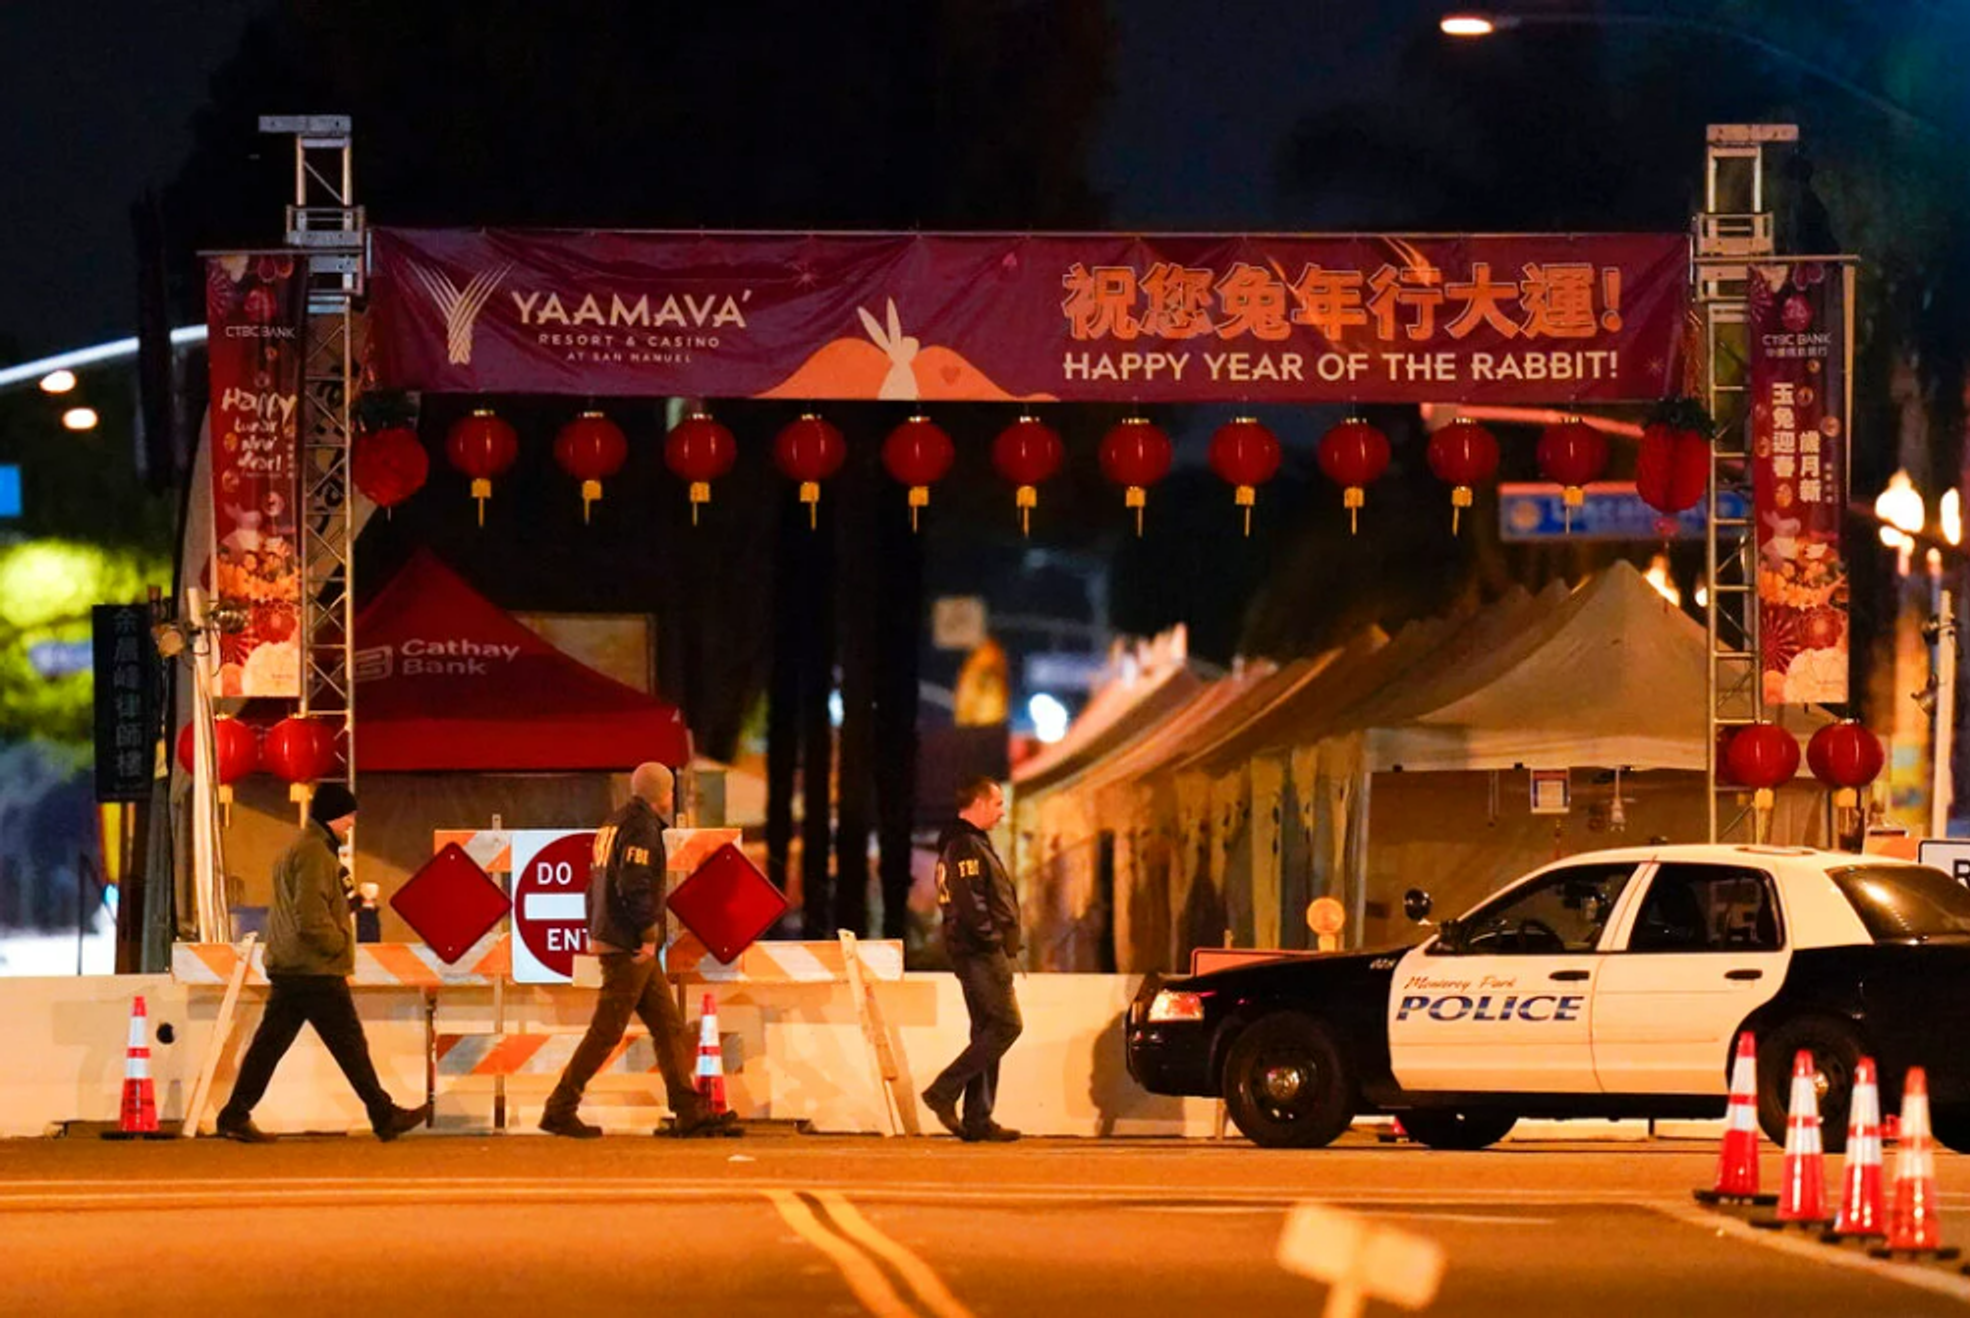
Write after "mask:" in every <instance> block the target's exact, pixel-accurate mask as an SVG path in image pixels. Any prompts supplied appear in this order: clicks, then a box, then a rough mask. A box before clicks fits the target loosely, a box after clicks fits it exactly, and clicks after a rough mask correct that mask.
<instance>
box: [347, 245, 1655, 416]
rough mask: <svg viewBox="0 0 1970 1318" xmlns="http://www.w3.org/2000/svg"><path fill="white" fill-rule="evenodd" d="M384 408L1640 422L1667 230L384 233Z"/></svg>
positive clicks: (1649, 393) (375, 329)
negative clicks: (566, 402)
mask: <svg viewBox="0 0 1970 1318" xmlns="http://www.w3.org/2000/svg"><path fill="white" fill-rule="evenodd" d="M373 233H374V251H375V258H376V259H375V264H374V266H373V283H372V298H371V323H370V328H371V361H370V363H369V364H370V366H371V368H372V369H373V370H374V372H375V375H376V378H377V382H378V383H379V384H380V385H382V386H383V387H385V388H393V389H423V390H432V391H439V392H449V393H485V392H502V393H506V392H511V393H557V394H581V395H598V394H618V395H621V394H632V395H634V394H644V395H648V394H657V395H673V396H684V397H699V398H788V399H887V400H907V401H922V402H1010V401H1028V402H1045V401H1061V402H1091V401H1112V402H1245V401H1250V402H1281V403H1290V402H1319V401H1331V402H1367V401H1386V402H1410V401H1433V400H1440V399H1443V398H1446V397H1454V398H1458V399H1461V400H1463V401H1466V402H1472V403H1493V402H1495V403H1516V402H1539V403H1557V402H1573V401H1578V402H1586V401H1595V402H1615V401H1620V400H1653V399H1658V398H1662V397H1664V396H1665V395H1667V394H1669V393H1672V392H1674V389H1673V387H1672V375H1673V372H1674V371H1675V369H1676V364H1677V359H1678V355H1679V352H1680V346H1681V335H1682V329H1683V315H1684V309H1685V307H1686V306H1687V305H1688V299H1689V240H1688V238H1687V237H1686V236H1684V235H1681V234H1663V235H1655V234H1551V235H1532V234H1516V235H1513V234H1500V235H1466V236H1458V237H1440V236H1436V237H1432V236H1405V235H1400V234H1350V235H1312V236H1304V237H1301V236H1243V237H1226V236H1223V235H1187V234H1155V235H1132V234H1102V233H1096V234H1075V235H1049V236H1023V235H1018V234H963V235H957V234H914V235H912V234H854V235H849V234H832V235H831V234H789V233H565V232H524V231H516V230H483V229H472V230H456V229H454V230H420V229H377V230H374V231H373Z"/></svg>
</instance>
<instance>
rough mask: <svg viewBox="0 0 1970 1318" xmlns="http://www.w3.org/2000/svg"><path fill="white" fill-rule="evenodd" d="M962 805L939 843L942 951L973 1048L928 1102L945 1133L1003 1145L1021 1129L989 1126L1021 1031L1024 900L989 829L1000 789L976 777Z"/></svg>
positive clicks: (1001, 806) (998, 808)
mask: <svg viewBox="0 0 1970 1318" xmlns="http://www.w3.org/2000/svg"><path fill="white" fill-rule="evenodd" d="M957 804H958V818H957V822H955V823H953V824H952V825H951V826H950V827H949V828H948V829H946V830H945V831H944V836H943V838H942V839H940V841H939V845H938V856H937V906H938V909H939V910H940V911H942V912H943V915H944V950H945V952H946V953H948V954H949V956H950V958H951V969H952V971H954V972H955V973H956V974H957V977H958V984H959V986H960V987H961V988H963V990H964V1005H965V1009H966V1010H967V1011H968V1012H969V1013H970V1014H971V1043H970V1044H969V1045H968V1046H967V1047H966V1048H965V1050H964V1051H963V1052H961V1053H959V1054H958V1057H957V1060H956V1061H954V1062H952V1063H951V1064H950V1065H949V1066H948V1067H946V1068H944V1074H942V1075H940V1076H938V1077H937V1078H936V1079H935V1080H933V1081H931V1083H930V1088H928V1089H926V1090H924V1091H923V1101H924V1105H925V1106H926V1107H928V1108H929V1109H930V1110H931V1111H932V1112H933V1113H935V1114H936V1116H937V1120H938V1121H939V1122H941V1123H942V1124H943V1126H944V1129H946V1130H948V1131H950V1132H951V1133H952V1134H953V1135H956V1136H957V1137H958V1138H959V1139H961V1140H964V1141H965V1142H966V1143H968V1144H976V1143H980V1142H991V1143H1004V1142H1008V1141H1011V1140H1016V1139H1018V1138H1019V1132H1018V1131H1016V1130H1012V1129H1010V1128H1009V1127H1006V1126H1001V1125H999V1124H998V1123H997V1122H995V1121H993V1120H992V1102H993V1100H994V1099H995V1098H996V1097H997V1096H998V1089H999V1058H1001V1057H1003V1056H1004V1055H1005V1052H1006V1049H1008V1048H1010V1047H1012V1041H1013V1040H1014V1039H1017V1038H1018V1037H1019V1031H1020V1019H1019V1001H1018V999H1016V998H1015V997H1014V996H1013V992H1012V959H1013V958H1014V957H1015V956H1017V955H1018V954H1019V901H1018V899H1017V897H1016V896H1015V895H1014V893H1013V890H1012V879H1011V878H1010V877H1008V876H1007V874H1006V867H1005V865H1004V864H1003V863H1001V862H1000V860H999V854H998V852H996V851H994V850H992V839H991V838H989V837H987V836H986V830H987V829H989V828H991V827H992V826H993V825H994V824H996V823H998V822H999V820H1000V819H1002V818H1004V817H1005V812H1006V800H1005V794H1004V793H1003V792H1001V791H1000V790H999V785H998V784H997V783H995V782H993V781H992V780H991V779H990V778H976V779H973V780H972V781H971V782H969V783H967V784H965V786H964V787H962V788H961V789H959V791H958V802H957ZM960 1095H962V1096H963V1098H964V1115H963V1116H962V1117H960V1116H959V1115H958V1098H959V1096H960Z"/></svg>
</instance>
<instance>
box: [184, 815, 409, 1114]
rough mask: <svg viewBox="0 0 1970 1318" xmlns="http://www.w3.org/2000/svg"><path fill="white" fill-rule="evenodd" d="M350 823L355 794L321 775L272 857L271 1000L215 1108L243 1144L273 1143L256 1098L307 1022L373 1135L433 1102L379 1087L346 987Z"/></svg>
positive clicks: (352, 945) (351, 941) (351, 956)
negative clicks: (341, 856)
mask: <svg viewBox="0 0 1970 1318" xmlns="http://www.w3.org/2000/svg"><path fill="white" fill-rule="evenodd" d="M355 822H356V796H355V793H354V792H351V791H350V790H349V789H348V788H347V787H344V786H343V785H342V784H341V783H337V782H328V783H323V784H322V785H321V786H319V787H317V788H316V789H315V796H314V800H313V802H312V803H310V805H309V807H308V823H307V824H306V825H305V826H304V827H303V828H302V829H301V833H300V836H298V837H296V838H295V839H294V841H293V842H292V843H290V844H289V846H288V848H287V850H286V851H284V852H282V853H281V856H280V859H279V860H277V861H275V862H274V900H273V909H272V910H271V911H270V912H269V913H268V917H267V955H266V965H267V983H268V984H269V985H270V986H271V991H270V992H269V993H268V995H267V1009H266V1011H265V1012H264V1013H263V1014H262V1015H261V1017H260V1028H259V1029H257V1030H255V1031H254V1033H253V1042H252V1044H251V1045H249V1046H248V1048H247V1050H246V1058H245V1060H244V1061H242V1062H241V1063H240V1065H239V1079H238V1081H237V1082H236V1083H235V1084H234V1085H233V1093H232V1097H231V1098H230V1099H229V1100H227V1103H226V1106H225V1107H224V1108H223V1109H222V1110H221V1111H220V1113H219V1118H218V1123H217V1126H218V1133H219V1134H220V1135H222V1136H224V1137H225V1138H226V1139H229V1140H238V1141H240V1142H241V1143H242V1144H271V1143H272V1142H273V1140H274V1137H273V1136H272V1135H269V1134H267V1133H266V1132H265V1131H263V1130H261V1129H260V1128H259V1127H258V1126H256V1125H254V1124H253V1107H254V1105H255V1104H256V1103H258V1102H259V1101H260V1097H261V1095H263V1094H265V1093H266V1092H267V1082H268V1081H270V1080H272V1079H273V1076H274V1068H275V1067H276V1066H278V1065H279V1064H280V1059H281V1058H283V1057H285V1056H286V1055H287V1050H288V1048H289V1047H291V1046H292V1045H293V1043H294V1039H295V1036H296V1035H298V1034H300V1032H301V1027H302V1026H303V1025H304V1024H306V1025H312V1026H314V1027H315V1033H316V1034H317V1035H319V1036H320V1037H321V1041H322V1043H323V1044H325V1045H327V1047H328V1052H329V1055H330V1056H331V1057H333V1058H334V1059H335V1064H336V1065H337V1066H339V1067H341V1068H342V1074H343V1075H345V1076H347V1077H348V1079H349V1083H350V1085H352V1086H353V1087H354V1088H355V1091H356V1096H357V1097H359V1098H361V1099H362V1101H363V1106H364V1107H365V1108H367V1109H368V1111H369V1124H370V1127H371V1128H372V1129H373V1130H375V1131H376V1138H378V1139H380V1140H385V1141H388V1140H393V1139H395V1138H397V1136H399V1135H401V1134H403V1133H404V1132H405V1131H407V1130H410V1129H411V1128H412V1127H414V1126H417V1125H420V1124H422V1123H423V1122H424V1121H425V1119H426V1118H428V1117H429V1116H430V1115H431V1105H430V1104H429V1103H426V1104H425V1105H424V1106H422V1107H418V1108H401V1107H398V1106H397V1105H396V1103H395V1102H393V1101H392V1100H391V1098H390V1095H389V1094H388V1093H386V1092H384V1089H383V1085H382V1083H381V1082H379V1081H378V1080H377V1078H376V1067H375V1065H374V1064H373V1063H372V1062H371V1061H370V1059H369V1042H368V1040H366V1039H365V1038H364V1037H363V1023H362V1020H361V1019H360V1018H359V1017H358V1016H357V1015H356V1000H355V998H354V996H353V995H351V994H350V992H349V978H348V977H349V976H350V975H352V974H354V973H355V969H356V940H355V935H354V934H353V933H352V932H351V930H350V928H349V893H348V890H347V888H346V887H345V886H344V882H343V876H342V867H341V863H340V862H339V861H338V860H337V859H336V856H335V851H336V848H337V847H338V846H339V845H340V844H341V842H342V841H343V839H345V838H347V837H348V836H349V830H350V829H351V828H353V827H354V826H355Z"/></svg>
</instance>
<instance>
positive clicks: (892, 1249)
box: [814, 1190, 972, 1318]
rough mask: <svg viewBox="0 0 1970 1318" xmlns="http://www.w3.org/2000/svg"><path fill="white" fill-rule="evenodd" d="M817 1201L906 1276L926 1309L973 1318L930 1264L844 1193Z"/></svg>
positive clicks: (942, 1316)
mask: <svg viewBox="0 0 1970 1318" xmlns="http://www.w3.org/2000/svg"><path fill="white" fill-rule="evenodd" d="M814 1197H815V1198H816V1199H818V1200H819V1201H820V1203H821V1206H822V1207H823V1208H826V1209H827V1210H828V1216H830V1217H832V1218H833V1219H834V1220H835V1222H836V1224H838V1225H839V1226H840V1227H841V1229H842V1231H843V1232H844V1233H845V1234H846V1235H848V1236H850V1237H852V1238H853V1239H854V1240H855V1242H856V1243H857V1244H859V1245H862V1246H864V1247H865V1248H867V1249H869V1250H871V1251H873V1252H874V1253H876V1254H878V1255H880V1256H881V1257H882V1258H884V1259H886V1260H888V1262H889V1264H890V1266H892V1267H894V1268H895V1269H896V1271H897V1272H898V1273H900V1274H902V1277H903V1280H904V1282H905V1283H906V1284H908V1286H909V1287H910V1289H911V1290H913V1291H915V1292H916V1294H917V1298H918V1299H919V1300H921V1301H922V1302H923V1305H924V1307H925V1308H927V1309H929V1310H930V1311H931V1312H932V1313H934V1314H936V1315H937V1318H972V1312H971V1310H969V1309H967V1308H965V1307H964V1305H963V1304H961V1303H959V1301H958V1297H957V1296H955V1295H953V1294H951V1291H950V1288H949V1287H948V1286H946V1285H945V1284H944V1281H943V1279H942V1278H941V1277H939V1276H938V1275H937V1274H936V1273H935V1272H933V1271H932V1270H931V1267H930V1265H929V1264H928V1263H925V1262H924V1261H923V1260H922V1259H920V1258H918V1257H917V1256H916V1255H915V1254H912V1253H911V1252H910V1251H909V1250H908V1249H907V1248H905V1247H904V1246H903V1245H902V1244H900V1243H898V1242H897V1241H895V1240H892V1239H890V1238H889V1237H888V1236H886V1235H884V1234H883V1233H882V1232H880V1231H878V1230H876V1228H875V1226H874V1225H873V1224H872V1223H871V1222H870V1221H869V1219H868V1218H866V1217H863V1216H862V1214H861V1211H860V1210H859V1209H857V1208H856V1207H855V1205H854V1204H851V1203H849V1202H848V1198H847V1196H845V1195H843V1194H842V1193H841V1191H839V1190H820V1191H817V1192H816V1193H815V1195H814Z"/></svg>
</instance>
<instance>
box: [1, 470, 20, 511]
mask: <svg viewBox="0 0 1970 1318" xmlns="http://www.w3.org/2000/svg"><path fill="white" fill-rule="evenodd" d="M20 515H21V469H20V468H19V467H16V466H12V465H8V466H0V517H19V516H20Z"/></svg>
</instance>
